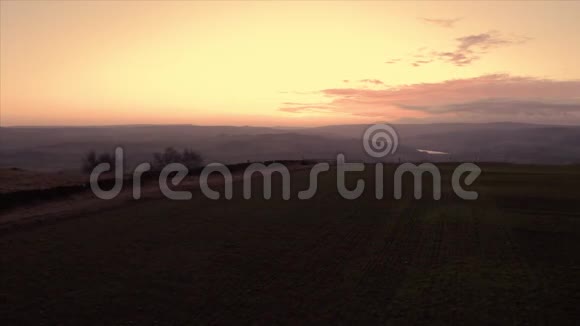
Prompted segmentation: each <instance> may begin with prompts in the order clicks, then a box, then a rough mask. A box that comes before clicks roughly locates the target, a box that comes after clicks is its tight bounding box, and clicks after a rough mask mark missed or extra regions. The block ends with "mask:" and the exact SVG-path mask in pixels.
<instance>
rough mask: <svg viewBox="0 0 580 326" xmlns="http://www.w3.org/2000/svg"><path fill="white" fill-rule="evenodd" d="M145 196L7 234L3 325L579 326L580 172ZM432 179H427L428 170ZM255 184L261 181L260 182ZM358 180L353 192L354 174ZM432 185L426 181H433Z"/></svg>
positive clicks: (521, 170)
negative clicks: (345, 191)
mask: <svg viewBox="0 0 580 326" xmlns="http://www.w3.org/2000/svg"><path fill="white" fill-rule="evenodd" d="M450 168H451V166H447V167H444V169H446V170H445V171H447V172H446V173H445V176H446V177H444V178H443V191H444V194H443V198H442V199H441V200H439V201H435V200H433V199H427V198H429V197H430V196H431V192H430V190H429V189H428V190H427V191H426V192H425V194H424V197H426V198H424V199H421V200H415V199H413V198H412V196H411V194H412V189H411V187H410V185H411V180H410V179H405V181H406V184H405V189H406V190H407V191H406V194H405V196H404V197H403V199H402V200H397V201H395V200H393V199H392V170H391V169H390V168H387V171H385V177H386V179H385V188H386V189H385V198H384V199H382V200H377V199H375V198H374V197H375V196H374V183H373V181H372V179H373V172H372V171H373V169H371V168H370V167H367V172H365V173H361V174H358V175H357V174H353V175H351V176H349V177H350V178H351V179H350V180H349V181H352V182H354V181H355V180H354V179H355V177H363V178H364V179H365V180H366V190H365V193H364V195H363V197H361V198H359V199H356V200H345V199H342V198H341V197H340V196H339V195H338V193H337V191H336V178H335V175H334V173H333V172H330V173H327V174H322V175H321V176H320V184H319V191H318V194H317V195H316V196H315V197H314V198H313V199H311V200H299V199H297V198H296V192H297V191H298V190H302V189H306V188H307V186H308V171H297V172H294V173H293V177H292V188H293V193H292V194H293V196H292V199H291V200H289V201H284V200H282V199H281V196H280V191H279V189H280V180H275V182H274V187H273V188H274V189H275V190H274V193H273V198H272V199H271V200H264V199H262V198H260V196H259V195H258V194H260V193H261V192H260V191H261V189H260V188H261V187H260V186H258V182H255V183H254V187H253V191H254V193H255V194H256V195H255V196H253V199H252V200H244V199H242V196H241V193H242V191H241V184H240V183H237V184H236V185H235V187H234V199H232V200H229V201H228V200H224V199H220V200H217V201H212V200H209V199H206V198H204V197H203V196H201V194H200V193H199V192H198V191H194V195H193V199H192V200H190V201H183V202H176V201H169V200H162V199H156V200H151V199H150V200H145V201H140V202H131V203H130V204H127V205H121V206H120V207H113V208H109V209H107V210H104V211H101V212H94V211H91V212H89V213H82V212H79V213H77V216H75V217H74V218H67V219H61V220H56V221H54V222H46V223H39V224H34V225H29V226H27V227H22V228H14V229H12V230H8V231H6V230H5V231H4V232H2V233H0V324H1V325H57V324H58V325H154V324H158V325H175V324H236V325H238V324H250V323H253V324H268V325H269V324H273V323H275V324H299V323H333V324H353V323H356V324H369V323H371V324H377V323H383V324H384V323H388V324H429V325H432V324H441V325H448V324H482V325H483V324H486V325H487V324H509V325H514V324H554V325H565V324H569V325H572V324H575V323H576V322H577V321H578V320H580V314H579V312H578V307H579V306H580V200H579V199H580V170H578V169H575V168H564V167H518V166H492V165H490V166H485V167H484V173H483V175H482V176H481V177H480V178H479V179H478V180H477V181H476V184H475V187H474V188H473V189H476V190H478V191H479V193H480V198H479V199H478V200H476V201H463V200H460V199H459V198H457V197H456V196H455V195H454V194H453V193H452V192H451V189H450V187H449V184H450V181H449V178H448V177H449V169H450ZM426 180H427V179H426ZM258 181H260V180H258ZM351 185H354V183H352V184H351ZM427 188H429V187H427Z"/></svg>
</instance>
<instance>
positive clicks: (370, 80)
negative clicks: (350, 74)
mask: <svg viewBox="0 0 580 326" xmlns="http://www.w3.org/2000/svg"><path fill="white" fill-rule="evenodd" d="M359 82H361V83H366V84H374V85H383V84H384V83H383V82H382V81H380V80H378V79H361V80H359Z"/></svg>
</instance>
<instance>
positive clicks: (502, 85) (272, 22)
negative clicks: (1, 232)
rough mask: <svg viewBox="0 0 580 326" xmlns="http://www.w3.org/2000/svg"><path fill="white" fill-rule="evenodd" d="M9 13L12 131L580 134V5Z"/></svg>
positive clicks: (99, 7) (144, 7) (2, 20)
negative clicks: (219, 128) (457, 124)
mask: <svg viewBox="0 0 580 326" xmlns="http://www.w3.org/2000/svg"><path fill="white" fill-rule="evenodd" d="M0 3H1V8H0V109H1V110H0V125H2V126H10V125H101V124H168V123H180V124H181V123H187V124H201V125H212V124H228V125H276V126H280V125H288V126H309V125H322V124H338V123H360V122H373V121H378V120H381V121H385V120H386V121H425V122H429V121H505V120H517V121H529V122H544V121H548V122H554V123H578V122H580V118H579V117H578V116H577V114H578V111H580V104H579V103H580V95H578V94H580V87H579V85H580V84H579V82H578V79H580V66H579V65H578V64H577V57H578V53H580V37H579V36H578V30H580V20H579V19H578V13H580V2H560V3H555V2H545V3H543V2H532V3H525V2H519V1H518V2H513V3H505V2H502V3H500V2H477V3H474V4H473V3H463V2H454V3H445V2H432V3H408V2H379V1H377V2H364V3H361V2H356V3H355V2H346V1H342V2H326V1H325V2H269V3H264V2H248V1H238V2H221V1H219V2H212V3H210V2H201V1H175V2H170V1H164V2H156V1H80V2H73V1H6V0H2V1H1V2H0ZM450 80H455V82H449V81H450Z"/></svg>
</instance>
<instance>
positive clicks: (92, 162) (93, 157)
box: [81, 150, 115, 173]
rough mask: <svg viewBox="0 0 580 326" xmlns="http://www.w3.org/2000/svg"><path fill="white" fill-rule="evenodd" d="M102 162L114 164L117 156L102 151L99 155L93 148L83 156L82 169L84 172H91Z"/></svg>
mask: <svg viewBox="0 0 580 326" xmlns="http://www.w3.org/2000/svg"><path fill="white" fill-rule="evenodd" d="M101 163H109V164H111V166H114V165H115V157H114V156H113V155H111V154H110V153H102V154H100V155H98V156H97V153H96V152H95V151H94V150H91V151H90V152H88V153H87V154H86V155H85V157H83V159H82V166H81V169H82V171H83V172H84V173H91V172H92V171H93V169H94V168H95V167H96V166H97V165H99V164H101Z"/></svg>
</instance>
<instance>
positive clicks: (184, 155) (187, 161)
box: [153, 147, 203, 170]
mask: <svg viewBox="0 0 580 326" xmlns="http://www.w3.org/2000/svg"><path fill="white" fill-rule="evenodd" d="M202 162H203V159H202V157H201V155H199V153H197V152H195V151H193V150H191V149H185V150H183V152H179V151H177V150H176V149H175V148H173V147H167V148H165V150H164V151H163V152H162V153H155V154H153V167H154V169H155V170H161V169H163V167H165V166H166V165H168V164H171V163H181V164H183V165H185V166H186V167H187V168H188V169H195V168H198V167H200V166H201V164H202Z"/></svg>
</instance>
